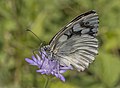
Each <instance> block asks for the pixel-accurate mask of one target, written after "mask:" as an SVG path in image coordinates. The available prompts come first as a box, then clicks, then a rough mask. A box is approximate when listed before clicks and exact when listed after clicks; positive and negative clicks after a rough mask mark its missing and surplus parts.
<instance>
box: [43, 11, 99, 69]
mask: <svg viewBox="0 0 120 88" xmlns="http://www.w3.org/2000/svg"><path fill="white" fill-rule="evenodd" d="M98 26H99V20H98V15H97V13H96V12H95V11H94V10H92V11H88V12H86V13H83V14H81V15H79V16H78V17H76V18H75V19H73V20H72V21H71V22H70V23H68V24H67V25H66V26H65V27H63V28H62V29H61V30H60V31H59V32H58V33H57V34H56V35H55V36H54V37H53V38H52V40H51V41H50V43H49V45H47V46H45V47H46V48H45V47H42V48H44V49H45V51H46V53H47V54H48V56H49V57H52V58H54V59H56V60H58V61H59V62H60V64H61V65H67V66H73V67H74V68H76V69H77V70H78V71H83V70H84V69H85V68H87V67H88V66H89V64H90V63H92V61H93V60H94V59H95V55H97V53H98V50H97V49H98V40H97V39H96V36H97V32H98Z"/></svg>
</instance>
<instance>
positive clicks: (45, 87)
mask: <svg viewBox="0 0 120 88" xmlns="http://www.w3.org/2000/svg"><path fill="white" fill-rule="evenodd" d="M48 83H49V77H48V76H47V79H46V82H45V85H44V88H47V86H48Z"/></svg>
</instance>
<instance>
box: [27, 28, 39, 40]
mask: <svg viewBox="0 0 120 88" xmlns="http://www.w3.org/2000/svg"><path fill="white" fill-rule="evenodd" d="M26 31H29V32H31V33H32V34H33V35H35V36H36V37H37V38H38V40H40V38H39V37H38V36H37V35H36V34H35V33H34V32H33V31H31V30H30V29H29V28H27V29H26ZM40 41H41V40H40Z"/></svg>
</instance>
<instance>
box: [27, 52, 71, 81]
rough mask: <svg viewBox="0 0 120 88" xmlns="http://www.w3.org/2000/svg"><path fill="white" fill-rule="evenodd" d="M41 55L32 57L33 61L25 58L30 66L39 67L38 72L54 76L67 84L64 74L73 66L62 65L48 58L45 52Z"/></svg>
mask: <svg viewBox="0 0 120 88" xmlns="http://www.w3.org/2000/svg"><path fill="white" fill-rule="evenodd" d="M39 54H40V55H38V54H36V55H34V56H32V59H29V58H25V60H26V61H27V62H28V63H29V64H31V65H34V66H37V67H38V68H39V70H37V71H36V72H39V73H41V74H46V75H50V74H51V75H54V76H56V77H57V78H59V79H61V80H62V81H63V82H65V78H64V76H63V75H62V73H64V72H66V70H70V69H72V66H70V67H68V66H64V65H60V63H59V61H58V60H56V59H54V58H51V57H48V55H47V54H46V52H45V51H42V52H40V51H39Z"/></svg>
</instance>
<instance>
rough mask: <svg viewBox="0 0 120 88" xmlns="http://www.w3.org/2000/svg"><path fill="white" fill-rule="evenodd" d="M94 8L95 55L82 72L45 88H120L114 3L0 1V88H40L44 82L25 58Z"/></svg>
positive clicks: (119, 21) (119, 27) (118, 11)
mask: <svg viewBox="0 0 120 88" xmlns="http://www.w3.org/2000/svg"><path fill="white" fill-rule="evenodd" d="M92 9H95V10H96V11H97V13H98V14H99V18H100V27H99V35H98V39H99V45H100V47H99V55H98V56H97V58H96V60H95V62H94V63H93V64H91V65H90V68H89V69H86V71H84V72H81V73H78V72H76V71H67V72H66V73H65V74H64V75H65V77H66V82H65V83H63V82H61V81H60V80H59V79H53V80H51V84H49V88H120V17H119V16H120V1H119V0H0V88H42V87H43V85H44V82H45V79H44V77H42V76H41V75H40V74H38V73H36V72H35V69H36V68H35V67H32V66H29V65H28V63H26V62H25V60H24V58H25V57H29V56H31V53H32V50H34V49H36V48H38V47H39V44H40V42H41V41H39V40H37V38H36V37H35V36H34V35H32V34H30V33H29V32H26V31H25V30H26V28H27V27H28V26H29V25H30V27H31V30H32V31H33V32H34V33H35V34H36V35H37V36H39V37H40V39H41V40H42V41H45V42H47V43H48V42H49V40H50V39H51V38H52V37H53V36H54V35H55V34H56V33H57V32H58V31H59V30H60V28H62V26H64V25H65V24H66V23H67V22H69V21H70V20H71V19H73V18H74V17H75V16H77V15H79V14H81V13H83V12H86V11H88V10H92Z"/></svg>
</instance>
